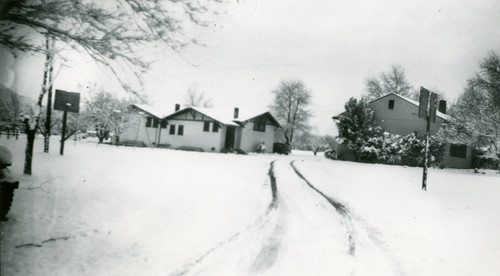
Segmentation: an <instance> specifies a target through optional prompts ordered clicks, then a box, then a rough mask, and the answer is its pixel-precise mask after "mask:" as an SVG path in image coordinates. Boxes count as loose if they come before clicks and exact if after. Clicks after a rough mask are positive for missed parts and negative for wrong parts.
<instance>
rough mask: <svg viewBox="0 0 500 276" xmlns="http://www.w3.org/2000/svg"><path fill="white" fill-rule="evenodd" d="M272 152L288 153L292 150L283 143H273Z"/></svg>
mask: <svg viewBox="0 0 500 276" xmlns="http://www.w3.org/2000/svg"><path fill="white" fill-rule="evenodd" d="M273 152H275V153H279V154H285V155H288V154H289V153H291V152H292V151H291V149H290V145H287V144H285V143H274V144H273Z"/></svg>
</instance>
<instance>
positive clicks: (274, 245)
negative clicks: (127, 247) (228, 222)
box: [170, 160, 284, 276]
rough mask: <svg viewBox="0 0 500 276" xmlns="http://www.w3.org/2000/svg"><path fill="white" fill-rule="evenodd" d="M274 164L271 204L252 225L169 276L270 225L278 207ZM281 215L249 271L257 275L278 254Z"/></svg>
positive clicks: (176, 274) (199, 262) (271, 173)
mask: <svg viewBox="0 0 500 276" xmlns="http://www.w3.org/2000/svg"><path fill="white" fill-rule="evenodd" d="M274 163H275V160H274V161H272V162H271V163H270V167H269V171H268V175H269V179H270V182H271V185H270V186H271V203H270V204H269V205H268V207H267V209H266V211H265V212H264V213H263V214H262V215H260V216H259V217H258V218H257V219H256V220H255V221H254V222H253V223H252V224H250V225H248V226H247V227H246V229H247V230H243V231H240V232H236V233H235V234H233V235H232V236H231V237H229V238H228V239H226V240H224V241H222V242H219V243H218V244H217V245H216V246H214V247H212V248H210V249H208V250H207V251H206V252H205V253H203V254H202V255H201V256H199V257H198V258H196V259H195V260H193V261H191V262H189V263H187V264H185V265H184V266H183V267H182V268H181V269H180V270H177V271H174V272H173V273H171V274H170V275H171V276H181V275H186V274H188V273H189V272H191V270H193V269H194V268H195V267H196V266H197V265H199V264H201V263H202V262H203V261H205V259H206V258H207V257H209V256H210V255H212V253H214V252H216V251H218V250H220V249H222V248H223V247H224V246H227V245H228V244H230V243H231V242H234V241H235V240H236V238H238V237H239V236H241V235H242V234H244V233H245V232H252V231H255V230H257V229H261V228H264V227H265V225H266V224H268V223H270V214H271V212H272V211H274V210H276V209H278V206H279V197H278V188H277V183H276V177H275V175H274ZM283 217H284V216H283V214H281V213H280V216H279V219H278V223H277V225H276V227H275V228H274V230H273V232H272V234H271V236H270V237H268V238H267V242H266V243H265V244H264V246H263V247H262V248H261V250H260V252H259V254H258V255H257V257H256V258H255V260H254V262H253V264H252V266H251V268H250V270H252V271H254V272H258V273H262V272H264V271H266V270H267V269H269V268H270V267H271V266H272V265H273V264H274V262H275V261H276V258H277V254H278V249H279V245H280V241H281V239H280V238H276V237H281V236H282V232H283V231H284V228H283V227H281V225H283Z"/></svg>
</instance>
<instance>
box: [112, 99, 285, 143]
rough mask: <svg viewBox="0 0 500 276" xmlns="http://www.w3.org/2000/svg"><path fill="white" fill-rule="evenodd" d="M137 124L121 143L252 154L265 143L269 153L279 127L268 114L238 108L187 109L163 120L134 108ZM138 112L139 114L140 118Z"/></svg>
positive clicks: (122, 137)
mask: <svg viewBox="0 0 500 276" xmlns="http://www.w3.org/2000/svg"><path fill="white" fill-rule="evenodd" d="M132 108H133V109H134V110H135V111H137V114H138V116H136V122H132V123H130V124H129V127H128V128H127V129H126V130H125V131H123V133H122V135H121V141H140V142H142V143H144V144H145V145H148V146H153V145H156V146H168V147H171V148H182V147H190V148H196V149H202V150H203V151H212V152H220V151H222V150H224V149H241V150H243V151H245V152H254V151H256V149H257V145H258V144H259V143H264V144H265V146H266V152H272V149H273V143H274V135H275V131H276V129H277V128H279V127H281V126H280V124H279V123H278V121H277V120H276V119H275V118H274V117H273V116H272V115H271V113H270V112H268V111H260V112H245V111H241V112H240V110H239V109H238V108H234V109H215V108H200V107H186V108H183V109H180V108H179V106H178V105H176V111H175V112H174V113H172V114H170V115H167V116H162V115H161V114H159V113H158V112H155V111H154V110H153V109H152V108H149V107H147V106H138V105H133V107H132ZM139 112H141V114H139Z"/></svg>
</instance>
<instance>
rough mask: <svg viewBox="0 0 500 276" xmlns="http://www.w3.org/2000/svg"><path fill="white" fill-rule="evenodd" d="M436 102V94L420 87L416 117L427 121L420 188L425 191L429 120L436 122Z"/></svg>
mask: <svg viewBox="0 0 500 276" xmlns="http://www.w3.org/2000/svg"><path fill="white" fill-rule="evenodd" d="M436 102H437V94H436V93H433V92H430V91H429V90H427V89H425V88H423V87H420V105H419V109H418V117H420V118H423V119H425V120H426V121H427V125H426V132H425V151H424V173H423V176H422V190H424V191H427V167H428V164H429V156H428V155H429V132H430V130H431V120H432V121H433V122H436Z"/></svg>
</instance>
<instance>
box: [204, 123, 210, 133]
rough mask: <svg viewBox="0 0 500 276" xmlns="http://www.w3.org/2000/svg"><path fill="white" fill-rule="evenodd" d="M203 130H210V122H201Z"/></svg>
mask: <svg viewBox="0 0 500 276" xmlns="http://www.w3.org/2000/svg"><path fill="white" fill-rule="evenodd" d="M203 131H210V122H203Z"/></svg>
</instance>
